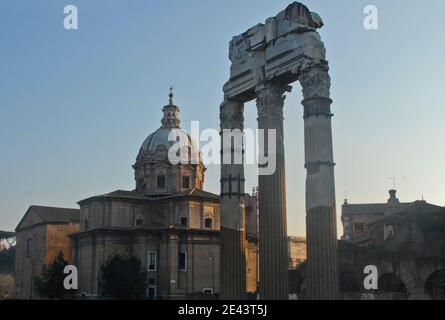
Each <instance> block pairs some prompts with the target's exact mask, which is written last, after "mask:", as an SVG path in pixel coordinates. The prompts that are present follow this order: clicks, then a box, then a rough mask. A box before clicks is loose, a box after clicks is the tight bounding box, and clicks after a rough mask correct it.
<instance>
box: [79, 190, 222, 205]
mask: <svg viewBox="0 0 445 320" xmlns="http://www.w3.org/2000/svg"><path fill="white" fill-rule="evenodd" d="M177 197H198V198H203V199H209V200H213V201H219V195H217V194H214V193H211V192H207V191H204V190H200V189H196V188H193V189H190V190H184V191H180V192H176V193H170V194H162V195H160V194H156V195H146V194H143V193H139V192H136V191H125V190H116V191H113V192H110V193H106V194H103V195H99V196H93V197H90V198H87V199H84V200H81V201H79V204H80V203H82V202H84V201H87V200H90V199H94V198H120V199H129V200H146V201H157V200H164V199H172V198H177Z"/></svg>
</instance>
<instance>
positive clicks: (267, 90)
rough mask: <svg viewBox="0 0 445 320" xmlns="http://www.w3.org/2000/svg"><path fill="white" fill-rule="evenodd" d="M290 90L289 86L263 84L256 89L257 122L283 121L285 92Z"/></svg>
mask: <svg viewBox="0 0 445 320" xmlns="http://www.w3.org/2000/svg"><path fill="white" fill-rule="evenodd" d="M291 90H292V87H291V86H288V85H285V86H277V85H272V84H265V85H261V86H258V87H256V90H255V91H256V94H257V99H256V105H257V109H258V120H262V119H267V118H279V119H283V107H284V100H285V99H286V96H285V95H284V94H285V93H286V92H290V91H291Z"/></svg>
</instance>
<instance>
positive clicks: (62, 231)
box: [15, 206, 80, 299]
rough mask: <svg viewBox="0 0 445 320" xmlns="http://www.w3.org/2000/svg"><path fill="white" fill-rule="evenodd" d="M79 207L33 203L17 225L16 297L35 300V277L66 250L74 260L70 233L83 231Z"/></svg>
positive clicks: (66, 256) (66, 253)
mask: <svg viewBox="0 0 445 320" xmlns="http://www.w3.org/2000/svg"><path fill="white" fill-rule="evenodd" d="M79 216H80V210H79V209H66V208H53V207H41V206H31V207H29V209H28V210H27V211H26V213H25V215H24V217H23V218H22V220H21V221H20V223H19V224H18V226H17V228H16V232H17V244H16V250H17V251H16V260H15V275H16V280H15V287H16V298H18V299H33V298H36V297H37V294H36V292H35V290H34V288H33V281H32V279H33V278H34V277H36V276H39V275H40V274H41V271H42V267H43V265H45V264H49V263H51V262H52V261H53V260H54V258H55V257H56V256H57V254H58V253H59V251H62V252H63V254H64V256H65V260H67V261H68V262H71V261H72V259H71V257H72V254H71V252H72V251H71V241H70V239H69V238H68V235H69V234H70V233H74V232H77V231H79Z"/></svg>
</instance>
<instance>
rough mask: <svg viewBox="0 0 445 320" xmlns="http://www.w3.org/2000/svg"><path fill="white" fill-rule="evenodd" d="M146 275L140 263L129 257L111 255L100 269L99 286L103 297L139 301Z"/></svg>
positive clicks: (142, 293)
mask: <svg viewBox="0 0 445 320" xmlns="http://www.w3.org/2000/svg"><path fill="white" fill-rule="evenodd" d="M146 279H147V273H146V272H145V271H143V270H142V268H141V261H140V260H139V259H138V258H136V257H134V256H131V255H128V254H126V255H120V254H117V253H115V254H112V255H110V256H109V257H108V259H107V260H106V261H105V262H104V264H103V265H102V267H101V274H100V277H99V286H100V288H101V290H102V294H103V295H104V296H108V297H111V298H117V299H139V298H141V297H143V295H144V293H145V289H146Z"/></svg>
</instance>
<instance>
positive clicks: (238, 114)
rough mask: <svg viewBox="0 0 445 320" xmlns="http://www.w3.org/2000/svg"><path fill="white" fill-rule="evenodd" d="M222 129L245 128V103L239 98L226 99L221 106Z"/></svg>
mask: <svg viewBox="0 0 445 320" xmlns="http://www.w3.org/2000/svg"><path fill="white" fill-rule="evenodd" d="M219 119H220V122H221V130H222V129H240V130H243V129H244V103H243V102H241V101H238V100H224V101H223V103H221V105H220V107H219Z"/></svg>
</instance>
